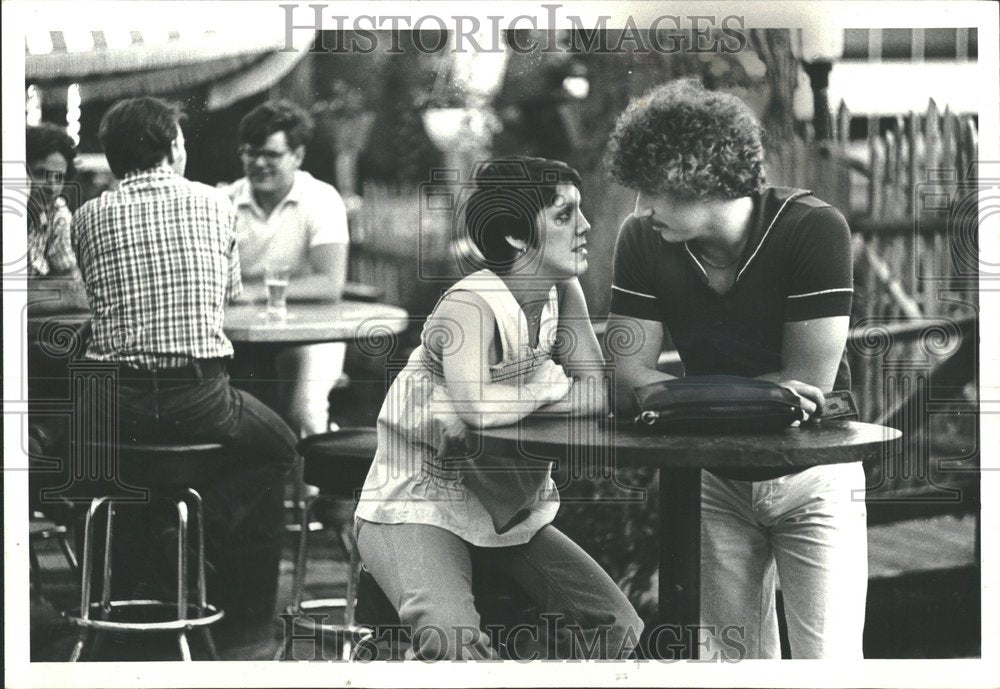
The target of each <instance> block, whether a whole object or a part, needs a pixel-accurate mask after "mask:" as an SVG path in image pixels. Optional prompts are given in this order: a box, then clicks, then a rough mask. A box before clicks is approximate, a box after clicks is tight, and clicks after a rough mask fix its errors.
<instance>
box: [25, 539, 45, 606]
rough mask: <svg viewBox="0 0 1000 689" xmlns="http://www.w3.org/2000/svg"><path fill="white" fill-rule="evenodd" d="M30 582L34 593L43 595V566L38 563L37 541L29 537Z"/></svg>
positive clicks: (39, 595)
mask: <svg viewBox="0 0 1000 689" xmlns="http://www.w3.org/2000/svg"><path fill="white" fill-rule="evenodd" d="M28 565H29V567H30V570H29V574H28V583H29V585H30V586H31V592H32V594H33V595H35V596H38V597H39V598H41V597H42V566H41V565H40V564H39V563H38V553H37V552H35V542H34V541H32V540H31V539H30V538H29V539H28Z"/></svg>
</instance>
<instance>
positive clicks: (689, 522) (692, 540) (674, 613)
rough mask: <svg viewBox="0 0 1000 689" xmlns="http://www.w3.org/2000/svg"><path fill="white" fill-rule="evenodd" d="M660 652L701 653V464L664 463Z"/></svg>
mask: <svg viewBox="0 0 1000 689" xmlns="http://www.w3.org/2000/svg"><path fill="white" fill-rule="evenodd" d="M659 532H660V543H659V546H660V575H659V577H660V578H659V618H658V619H657V622H656V624H657V628H655V629H654V630H652V634H651V636H650V642H651V643H650V646H651V648H650V650H651V651H652V653H653V654H654V655H655V657H657V658H663V659H684V658H695V657H697V646H696V644H697V640H698V639H697V637H698V629H697V626H698V624H699V623H700V619H701V613H700V607H701V588H700V571H701V469H670V470H666V469H662V468H661V469H660V528H659Z"/></svg>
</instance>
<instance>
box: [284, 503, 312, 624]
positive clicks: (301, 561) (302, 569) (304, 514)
mask: <svg viewBox="0 0 1000 689" xmlns="http://www.w3.org/2000/svg"><path fill="white" fill-rule="evenodd" d="M317 499H318V498H311V499H307V500H305V501H304V502H303V503H302V511H301V519H300V521H299V545H298V549H297V550H296V553H295V577H294V579H293V583H292V605H291V608H290V609H291V610H293V611H294V612H296V613H298V611H299V608H300V606H301V605H302V597H303V596H304V595H305V586H306V562H307V560H308V557H307V555H308V540H309V517H310V516H311V515H312V509H313V507H314V506H315V504H316V500H317Z"/></svg>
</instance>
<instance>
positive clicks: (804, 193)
mask: <svg viewBox="0 0 1000 689" xmlns="http://www.w3.org/2000/svg"><path fill="white" fill-rule="evenodd" d="M811 194H812V192H810V191H805V190H802V191H799V192H798V193H797V194H793V195H792V196H789V197H788V198H787V199H785V202H784V203H782V204H781V208H779V209H778V212H777V213H775V214H774V217H773V218H771V223H770V224H769V225H768V226H767V230H766V231H765V232H764V236H762V237H761V238H760V241H759V242H757V248H755V249H754V250H753V253H752V254H750V258H748V259H747V262H746V263H744V264H743V267H742V268H740V272H738V273H737V274H736V279H735V280H734V281H733V282H734V283H736V282H739V280H740V278H741V277H743V273H744V272H746V269H747V268H749V267H750V264H751V263H753V260H754V259H755V258H756V257H757V254H758V253H760V248H761V247H762V246H764V242H765V241H766V240H767V236H768V235H769V234H771V230H773V229H774V226H775V225H777V224H778V220H779V219H780V218H781V214H782V213H784V211H785V209H786V208H788V204H790V203H791V202H792V201H795V200H796V199H798V198H801V197H803V196H809V195H811ZM811 210H812V209H810V211H811ZM808 214H809V211H807V212H806V215H808Z"/></svg>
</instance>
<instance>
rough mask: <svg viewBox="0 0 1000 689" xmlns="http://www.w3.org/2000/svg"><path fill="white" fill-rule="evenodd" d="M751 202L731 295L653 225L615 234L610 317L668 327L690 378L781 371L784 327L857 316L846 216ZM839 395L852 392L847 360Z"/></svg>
mask: <svg viewBox="0 0 1000 689" xmlns="http://www.w3.org/2000/svg"><path fill="white" fill-rule="evenodd" d="M752 198H753V213H752V216H751V217H752V221H751V222H752V226H751V229H750V239H749V241H747V244H746V247H745V248H744V250H743V255H742V256H741V257H740V260H739V262H738V265H739V268H738V270H737V275H736V282H735V283H734V284H733V286H732V288H730V290H729V291H728V292H726V293H725V294H721V295H720V294H718V293H717V292H715V291H714V290H713V289H712V288H711V287H709V285H708V275H707V272H706V270H705V267H704V266H703V265H702V264H701V262H699V260H698V258H697V257H696V256H695V255H694V253H693V252H692V251H691V250H690V249H689V248H688V246H687V244H686V243H669V242H666V241H665V240H664V239H663V238H662V237H661V236H660V233H659V232H658V231H656V230H655V229H653V227H652V225H651V222H650V219H649V218H642V219H637V218H634V217H631V216H630V217H629V218H628V219H627V220H626V221H625V223H624V224H623V225H622V228H621V230H620V232H619V234H618V240H617V244H616V246H615V258H614V277H613V281H612V286H611V289H612V294H611V311H612V313H616V314H621V315H623V316H632V317H634V318H640V319H644V320H651V321H660V322H662V323H663V324H664V326H665V327H666V330H667V331H668V333H669V335H670V338H671V339H672V341H673V344H674V346H675V347H676V348H677V350H678V352H679V354H680V357H681V361H682V362H683V363H684V370H685V373H686V374H688V375H701V374H713V373H716V374H731V375H740V376H748V377H755V376H760V375H763V374H765V373H771V372H774V371H778V370H781V368H782V358H781V345H782V335H783V328H784V324H785V323H786V322H790V321H804V320H811V319H815V318H825V317H830V316H847V315H849V314H850V311H851V298H852V296H853V275H852V272H853V271H852V268H853V265H852V258H851V234H850V229H849V228H848V226H847V222H846V221H845V220H844V217H843V215H841V213H840V211H838V210H837V209H836V208H834V207H833V206H831V205H829V204H828V203H825V202H823V201H821V200H819V199H817V198H816V197H814V196H812V194H811V193H810V192H808V191H805V190H801V189H788V188H781V187H767V188H764V189H763V190H762V191H760V192H758V193H755V194H753V197H752ZM664 221H665V222H667V223H669V221H670V220H669V218H665V219H664ZM834 387H835V388H836V389H848V388H849V387H850V369H849V368H848V366H847V358H846V352H845V355H844V356H843V357H842V358H841V362H840V367H839V369H838V371H837V378H836V382H835V384H834ZM719 473H724V475H730V474H731V473H732V472H719ZM764 473H766V472H762V473H761V476H763V474H764ZM775 475H780V474H775ZM733 477H735V476H733ZM755 480H762V478H756V479H755Z"/></svg>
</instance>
